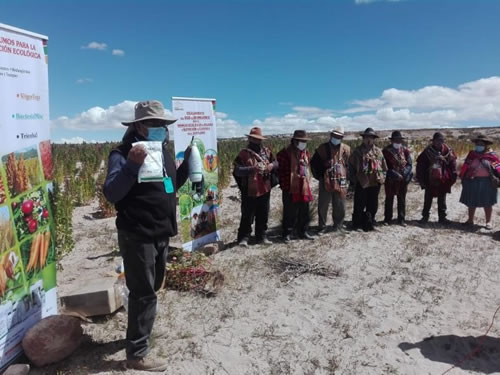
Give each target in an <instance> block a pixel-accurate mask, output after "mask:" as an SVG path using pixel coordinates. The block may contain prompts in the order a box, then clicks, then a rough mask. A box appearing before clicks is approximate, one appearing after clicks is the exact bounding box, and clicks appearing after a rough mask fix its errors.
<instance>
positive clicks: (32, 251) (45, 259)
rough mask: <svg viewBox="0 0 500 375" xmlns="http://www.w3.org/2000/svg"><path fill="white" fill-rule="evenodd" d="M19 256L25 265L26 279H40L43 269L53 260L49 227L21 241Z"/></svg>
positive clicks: (52, 245)
mask: <svg viewBox="0 0 500 375" xmlns="http://www.w3.org/2000/svg"><path fill="white" fill-rule="evenodd" d="M21 256H22V260H23V264H24V265H25V266H24V267H25V269H24V272H25V273H26V279H27V280H28V281H30V283H33V281H32V279H40V278H42V277H43V276H44V275H40V273H43V272H42V271H43V269H44V268H45V267H46V266H47V265H51V264H53V263H54V262H55V249H54V244H53V241H52V233H51V232H50V230H49V229H46V230H44V231H41V232H38V233H36V234H34V235H33V236H31V237H30V238H28V239H27V240H26V241H24V242H22V243H21Z"/></svg>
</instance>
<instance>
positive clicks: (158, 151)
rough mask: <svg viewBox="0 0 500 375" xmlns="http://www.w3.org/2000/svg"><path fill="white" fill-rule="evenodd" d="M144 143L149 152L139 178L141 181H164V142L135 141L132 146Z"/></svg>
mask: <svg viewBox="0 0 500 375" xmlns="http://www.w3.org/2000/svg"><path fill="white" fill-rule="evenodd" d="M135 145H142V146H143V147H144V149H145V150H146V153H147V154H148V155H147V156H146V159H144V163H142V165H141V168H140V169H139V175H138V176H137V179H138V181H139V183H141V182H153V181H156V182H157V181H163V144H162V142H146V141H143V142H135V143H133V144H132V146H135Z"/></svg>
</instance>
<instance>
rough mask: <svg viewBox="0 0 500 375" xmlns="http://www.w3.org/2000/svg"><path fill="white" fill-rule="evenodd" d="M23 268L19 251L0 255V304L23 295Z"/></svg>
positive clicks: (14, 249)
mask: <svg viewBox="0 0 500 375" xmlns="http://www.w3.org/2000/svg"><path fill="white" fill-rule="evenodd" d="M24 285H25V283H24V277H23V266H22V262H21V257H20V255H19V249H18V248H17V247H16V248H13V249H11V250H7V251H5V252H3V253H1V254H0V303H4V302H5V301H8V300H11V301H15V300H17V299H18V297H19V296H21V295H23V294H24V293H25V290H24Z"/></svg>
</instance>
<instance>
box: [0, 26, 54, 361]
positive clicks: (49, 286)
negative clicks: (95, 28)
mask: <svg viewBox="0 0 500 375" xmlns="http://www.w3.org/2000/svg"><path fill="white" fill-rule="evenodd" d="M0 47H1V48H0V101H1V102H2V106H1V107H0V133H1V134H2V138H1V140H0V369H1V368H3V367H5V366H6V365H7V364H9V363H10V362H11V361H12V360H14V359H15V358H16V357H17V356H19V355H20V354H21V352H22V347H21V340H22V338H23V337H24V334H25V332H26V331H27V330H28V329H29V328H31V327H32V326H33V325H34V324H36V323H37V322H38V321H39V320H41V319H42V318H44V317H46V316H49V315H53V314H56V313H57V295H56V256H55V246H54V241H53V239H54V238H55V236H54V228H53V221H52V210H51V207H50V204H49V194H50V192H51V191H52V182H51V180H52V177H53V171H52V152H51V144H50V137H49V129H50V127H49V91H48V67H47V62H48V57H47V37H44V36H42V35H38V34H34V33H31V32H28V31H24V30H20V29H17V28H14V27H11V26H7V25H3V24H0Z"/></svg>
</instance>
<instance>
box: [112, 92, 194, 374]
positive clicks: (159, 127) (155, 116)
mask: <svg viewBox="0 0 500 375" xmlns="http://www.w3.org/2000/svg"><path fill="white" fill-rule="evenodd" d="M174 122H175V119H174V118H172V117H170V116H168V115H166V114H165V110H164V108H163V104H162V103H161V102H159V101H157V100H151V101H143V102H139V103H137V104H136V105H135V117H134V119H133V120H131V121H125V122H123V125H125V126H127V131H126V132H125V135H124V136H123V139H122V142H121V144H120V145H119V146H118V147H117V148H116V149H114V150H112V151H111V153H110V155H109V163H108V174H107V176H106V181H105V183H104V189H103V190H104V195H105V197H106V198H107V199H108V200H109V201H110V202H111V203H114V205H115V208H116V211H117V218H116V227H117V229H118V245H119V247H120V253H121V256H122V257H123V263H124V266H125V280H126V283H127V288H128V289H129V291H130V294H129V298H128V300H129V301H128V326H127V337H126V338H127V346H126V356H127V367H128V368H131V369H136V370H143V371H164V370H165V369H166V368H167V363H166V362H162V361H158V360H155V359H153V358H151V357H149V356H148V353H149V352H150V350H151V347H150V338H151V332H152V329H153V323H154V320H155V315H156V300H157V297H156V291H157V290H158V289H159V288H160V286H161V284H162V282H163V277H164V275H165V264H166V256H167V250H168V244H169V239H170V237H172V236H175V235H176V234H177V222H176V206H177V204H176V190H177V189H178V188H179V187H180V186H182V185H183V184H184V182H185V181H186V179H187V177H188V162H187V161H188V159H189V156H190V148H189V147H188V148H187V149H186V151H185V152H184V162H183V163H182V164H181V165H180V167H179V168H178V169H177V170H176V168H175V163H174V160H173V159H172V157H171V156H170V154H169V153H168V152H166V150H165V148H163V167H164V171H165V176H164V181H163V182H142V183H139V182H138V173H139V169H140V168H141V166H142V165H143V163H144V160H145V159H146V156H147V152H146V149H145V148H144V147H143V146H142V145H141V144H139V145H134V146H133V145H132V144H133V143H135V142H150V141H160V142H168V130H167V125H169V124H172V123H174Z"/></svg>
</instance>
